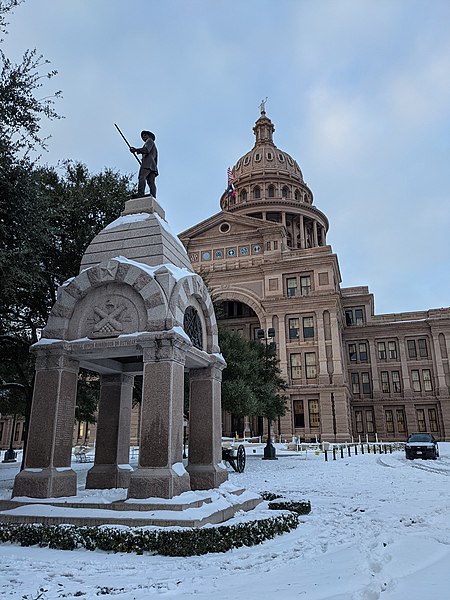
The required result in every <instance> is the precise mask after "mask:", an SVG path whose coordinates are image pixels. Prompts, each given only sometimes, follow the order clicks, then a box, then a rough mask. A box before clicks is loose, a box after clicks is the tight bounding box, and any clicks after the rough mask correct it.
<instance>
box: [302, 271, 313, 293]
mask: <svg viewBox="0 0 450 600" xmlns="http://www.w3.org/2000/svg"><path fill="white" fill-rule="evenodd" d="M300 290H301V295H302V296H308V294H310V293H311V277H310V275H304V276H303V277H300Z"/></svg>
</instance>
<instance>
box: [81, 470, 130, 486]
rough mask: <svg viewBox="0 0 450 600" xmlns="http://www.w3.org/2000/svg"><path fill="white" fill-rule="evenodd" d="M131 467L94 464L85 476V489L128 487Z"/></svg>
mask: <svg viewBox="0 0 450 600" xmlns="http://www.w3.org/2000/svg"><path fill="white" fill-rule="evenodd" d="M131 472H132V469H131V467H130V468H129V469H121V468H120V467H119V465H94V466H93V467H92V468H91V469H89V471H88V474H87V477H86V489H87V490H109V489H111V488H128V486H129V484H130V476H131Z"/></svg>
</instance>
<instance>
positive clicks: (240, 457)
mask: <svg viewBox="0 0 450 600" xmlns="http://www.w3.org/2000/svg"><path fill="white" fill-rule="evenodd" d="M244 469H245V448H244V446H243V445H242V444H241V445H240V446H238V449H237V456H236V471H237V472H238V473H243V472H244Z"/></svg>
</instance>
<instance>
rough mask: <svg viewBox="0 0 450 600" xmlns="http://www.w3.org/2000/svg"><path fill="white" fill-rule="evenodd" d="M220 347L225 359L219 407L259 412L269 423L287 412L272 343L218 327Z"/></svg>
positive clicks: (240, 412)
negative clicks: (225, 364) (249, 339)
mask: <svg viewBox="0 0 450 600" xmlns="http://www.w3.org/2000/svg"><path fill="white" fill-rule="evenodd" d="M219 344H220V350H221V352H222V354H223V357H224V358H225V360H226V362H227V367H226V369H224V371H223V377H222V408H223V409H224V410H226V411H227V412H229V413H231V414H232V415H234V416H237V417H244V416H262V417H266V418H267V420H268V423H269V427H270V423H271V422H272V421H273V420H274V419H275V418H277V417H279V416H282V415H284V414H285V412H286V398H285V396H283V395H282V392H283V391H284V390H285V389H286V387H287V384H286V382H285V381H284V380H283V378H282V377H281V371H280V369H279V367H278V359H277V355H276V349H275V345H274V344H269V345H267V346H266V345H265V344H263V343H261V342H258V341H251V342H249V341H247V340H245V339H244V338H243V337H242V336H240V335H239V334H238V333H235V332H233V331H230V330H228V329H226V328H220V329H219Z"/></svg>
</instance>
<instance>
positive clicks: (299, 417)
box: [294, 400, 305, 427]
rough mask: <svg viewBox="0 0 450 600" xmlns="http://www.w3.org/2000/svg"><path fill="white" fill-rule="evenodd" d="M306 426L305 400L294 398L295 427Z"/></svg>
mask: <svg viewBox="0 0 450 600" xmlns="http://www.w3.org/2000/svg"><path fill="white" fill-rule="evenodd" d="M304 426H305V411H304V408H303V400H294V427H304Z"/></svg>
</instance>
